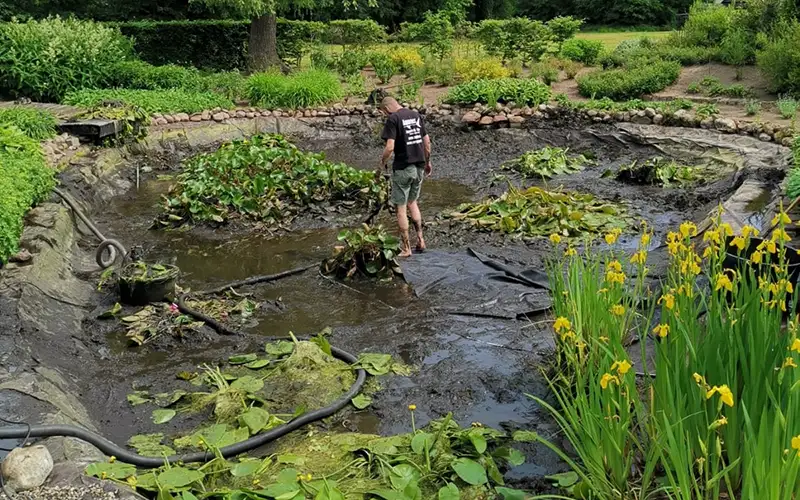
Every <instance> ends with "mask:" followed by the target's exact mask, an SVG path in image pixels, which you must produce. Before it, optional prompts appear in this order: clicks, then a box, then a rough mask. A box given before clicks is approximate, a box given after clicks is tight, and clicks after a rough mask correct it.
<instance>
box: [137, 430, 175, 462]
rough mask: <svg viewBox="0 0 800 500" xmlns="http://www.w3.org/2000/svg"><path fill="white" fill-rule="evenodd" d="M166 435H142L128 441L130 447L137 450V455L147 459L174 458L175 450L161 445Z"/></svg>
mask: <svg viewBox="0 0 800 500" xmlns="http://www.w3.org/2000/svg"><path fill="white" fill-rule="evenodd" d="M163 439H164V435H163V434H161V433H157V434H140V435H137V436H133V437H131V438H130V439H129V440H128V446H130V447H131V448H133V449H134V450H136V453H138V454H139V455H142V456H145V457H163V456H167V457H169V456H172V455H174V454H175V450H173V449H172V448H170V447H169V446H165V445H163V444H161V441H162V440H163Z"/></svg>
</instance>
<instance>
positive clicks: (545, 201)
mask: <svg viewBox="0 0 800 500" xmlns="http://www.w3.org/2000/svg"><path fill="white" fill-rule="evenodd" d="M449 216H450V217H451V218H452V219H453V220H455V221H458V222H463V223H465V224H469V225H471V226H472V227H474V228H476V229H479V230H483V231H497V232H502V233H507V234H512V235H518V236H523V237H535V236H547V235H551V234H559V235H562V236H565V237H575V236H580V235H583V234H598V233H603V232H608V231H610V230H612V229H615V228H619V229H622V228H625V227H626V226H627V225H628V224H629V222H630V220H629V217H628V216H627V215H626V211H625V208H624V207H622V206H621V205H618V204H615V203H611V202H608V201H605V200H602V199H599V198H596V197H595V196H593V195H591V194H584V193H576V192H569V191H549V190H546V189H542V188H539V187H529V188H527V189H519V188H516V187H514V186H509V190H508V191H507V192H505V193H504V194H502V195H501V196H500V197H497V198H490V199H488V200H485V201H482V202H478V203H465V204H463V205H461V206H459V207H458V209H457V210H456V211H455V212H453V213H451V214H449Z"/></svg>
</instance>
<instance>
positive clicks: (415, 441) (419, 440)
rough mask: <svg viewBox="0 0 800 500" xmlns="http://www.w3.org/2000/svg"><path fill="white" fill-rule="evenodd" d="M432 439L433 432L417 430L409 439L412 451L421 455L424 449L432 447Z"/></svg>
mask: <svg viewBox="0 0 800 500" xmlns="http://www.w3.org/2000/svg"><path fill="white" fill-rule="evenodd" d="M433 439H434V436H433V434H430V433H428V432H419V433H417V434H415V435H414V437H413V438H412V439H411V449H412V450H413V451H414V453H416V454H418V455H421V454H422V453H424V452H425V450H426V449H428V450H430V449H431V448H432V447H433Z"/></svg>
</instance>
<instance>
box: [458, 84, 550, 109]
mask: <svg viewBox="0 0 800 500" xmlns="http://www.w3.org/2000/svg"><path fill="white" fill-rule="evenodd" d="M549 100H550V87H549V86H547V85H545V84H543V83H542V82H540V81H538V80H532V79H531V80H523V79H517V78H499V79H496V80H472V81H471V82H466V83H462V84H460V85H457V86H455V87H453V88H452V89H450V91H449V92H448V93H447V95H446V96H445V101H446V102H449V103H452V104H473V103H476V102H480V103H485V104H494V103H496V102H512V101H513V102H515V103H517V104H525V105H528V106H536V105H539V104H542V103H544V102H547V101H549Z"/></svg>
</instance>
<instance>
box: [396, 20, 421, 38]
mask: <svg viewBox="0 0 800 500" xmlns="http://www.w3.org/2000/svg"><path fill="white" fill-rule="evenodd" d="M421 38H422V23H410V22H403V23H400V29H399V30H397V33H395V34H394V35H392V39H393V40H394V41H396V42H404V43H411V42H419V41H420V39H421Z"/></svg>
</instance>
